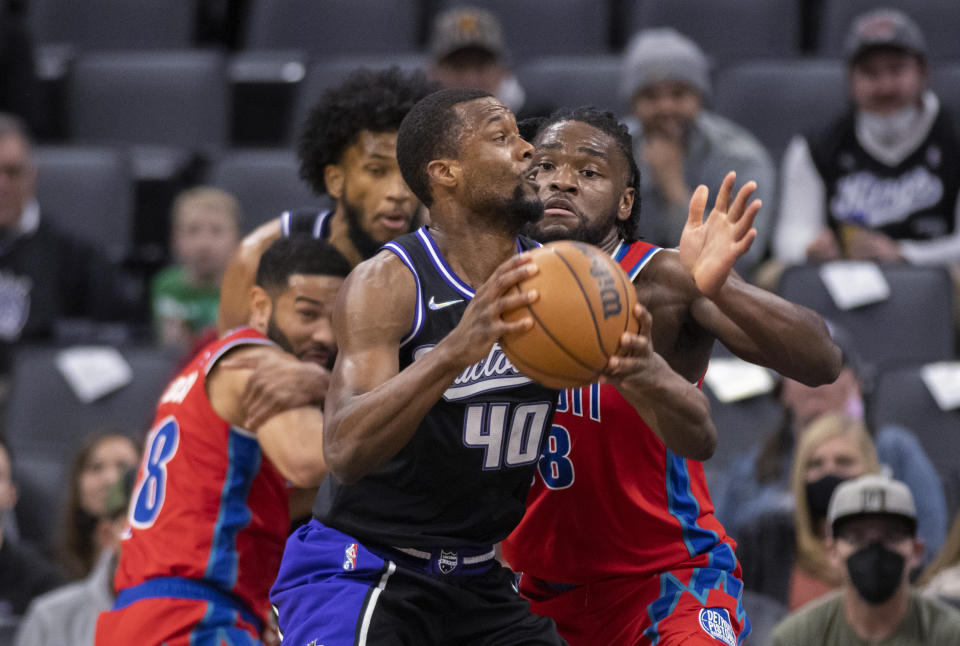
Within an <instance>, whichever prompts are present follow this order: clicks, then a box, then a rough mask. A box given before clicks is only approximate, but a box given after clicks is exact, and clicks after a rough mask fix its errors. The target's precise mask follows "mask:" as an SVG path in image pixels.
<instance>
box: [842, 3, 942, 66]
mask: <svg viewBox="0 0 960 646" xmlns="http://www.w3.org/2000/svg"><path fill="white" fill-rule="evenodd" d="M876 47H894V48H896V49H902V50H904V51H905V52H909V53H911V54H915V55H917V56H919V57H920V58H926V56H927V42H926V40H925V39H924V37H923V32H921V31H920V27H919V26H917V23H915V22H914V21H913V20H912V19H911V18H910V17H909V16H907V14H905V13H903V12H902V11H897V10H896V9H875V10H873V11H869V12H867V13H865V14H861V15H860V16H857V18H856V19H854V21H853V24H852V25H851V26H850V32H849V33H848V34H847V39H846V42H845V44H844V50H843V51H844V55H845V56H846V58H847V60H848V61H850V62H853V61H854V60H856V59H857V58H859V57H860V56H861V55H862V54H863V53H864V52H866V51H867V50H869V49H873V48H876Z"/></svg>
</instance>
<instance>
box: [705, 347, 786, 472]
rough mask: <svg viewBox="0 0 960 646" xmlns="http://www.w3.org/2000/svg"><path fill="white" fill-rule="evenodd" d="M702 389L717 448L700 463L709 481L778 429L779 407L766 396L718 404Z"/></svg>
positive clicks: (709, 393)
mask: <svg viewBox="0 0 960 646" xmlns="http://www.w3.org/2000/svg"><path fill="white" fill-rule="evenodd" d="M717 354H720V353H717ZM703 390H704V392H705V393H706V394H707V399H709V400H710V417H711V418H712V419H713V423H714V426H716V428H717V449H716V451H714V454H713V457H712V458H710V459H709V460H707V461H706V462H705V463H704V468H705V469H706V471H707V473H708V476H709V479H710V480H711V481H712V480H714V479H717V478H722V477H723V472H724V470H725V469H726V468H727V467H729V466H730V464H731V463H732V462H733V461H734V460H735V459H737V458H738V457H740V456H742V455H743V454H744V453H746V452H748V451H749V450H750V449H751V448H752V447H754V446H756V444H757V443H759V442H762V441H763V440H764V438H766V437H767V435H769V434H770V433H772V432H773V431H775V430H776V429H777V428H779V427H780V424H781V423H782V420H783V408H782V407H781V406H780V404H779V402H778V401H777V399H776V397H774V396H773V395H772V394H770V393H768V394H764V395H757V396H756V397H750V398H748V399H743V400H740V401H736V402H721V401H720V400H718V399H717V397H716V395H714V394H713V391H712V390H710V387H709V386H706V385H704V387H703Z"/></svg>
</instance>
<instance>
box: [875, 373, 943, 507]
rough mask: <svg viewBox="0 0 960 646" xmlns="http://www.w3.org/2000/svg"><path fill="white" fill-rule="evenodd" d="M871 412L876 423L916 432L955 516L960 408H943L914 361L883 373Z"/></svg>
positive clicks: (876, 389)
mask: <svg viewBox="0 0 960 646" xmlns="http://www.w3.org/2000/svg"><path fill="white" fill-rule="evenodd" d="M869 412H870V416H871V420H872V421H873V424H874V426H880V425H882V424H899V425H901V426H904V427H906V428H908V429H910V430H911V431H912V432H913V434H914V435H916V436H917V439H918V440H920V444H922V445H923V448H924V449H925V450H926V453H927V455H928V456H930V460H931V461H932V462H933V464H934V466H935V467H936V469H937V472H938V473H939V474H940V479H941V481H942V482H943V488H944V493H945V494H946V497H947V518H953V516H954V514H955V513H956V512H957V510H958V509H960V410H953V411H943V410H941V409H940V407H939V406H937V403H936V402H935V401H934V399H933V396H932V395H931V394H930V392H929V391H928V390H927V387H926V385H925V384H924V383H923V381H922V380H921V378H920V367H919V366H918V365H916V364H914V365H907V366H901V367H896V368H891V369H889V370H884V371H882V372H881V373H880V375H879V376H878V378H877V380H876V383H875V385H874V388H873V392H872V394H871V396H870V400H869Z"/></svg>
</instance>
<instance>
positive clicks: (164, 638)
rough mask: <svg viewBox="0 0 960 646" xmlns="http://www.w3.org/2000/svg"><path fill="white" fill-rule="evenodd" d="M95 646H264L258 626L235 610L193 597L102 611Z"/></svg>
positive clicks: (138, 602) (135, 604) (148, 601)
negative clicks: (121, 645) (120, 645)
mask: <svg viewBox="0 0 960 646" xmlns="http://www.w3.org/2000/svg"><path fill="white" fill-rule="evenodd" d="M94 643H95V644H96V646H117V645H118V644H137V645H138V646H161V644H162V645H164V646H254V645H256V646H262V643H263V642H261V641H260V635H259V632H258V630H257V627H256V626H254V625H253V624H251V623H250V622H248V621H246V620H244V619H243V617H241V616H239V613H237V611H236V610H234V609H232V608H226V607H224V606H222V605H219V604H216V603H214V602H211V601H197V600H194V599H175V598H156V599H142V600H140V601H137V602H135V603H131V604H130V605H129V606H127V607H125V608H123V609H121V610H111V611H109V612H101V613H100V617H99V619H98V620H97V636H96V639H95V641H94Z"/></svg>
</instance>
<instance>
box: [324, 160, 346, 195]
mask: <svg viewBox="0 0 960 646" xmlns="http://www.w3.org/2000/svg"><path fill="white" fill-rule="evenodd" d="M346 175H347V174H346V172H345V171H344V170H343V166H341V165H340V164H327V165H326V166H324V167H323V182H324V184H326V185H327V193H328V194H329V195H330V197H332V198H334V199H337V200H339V199H340V198H342V197H343V180H344V178H345V177H346Z"/></svg>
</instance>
